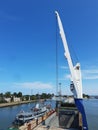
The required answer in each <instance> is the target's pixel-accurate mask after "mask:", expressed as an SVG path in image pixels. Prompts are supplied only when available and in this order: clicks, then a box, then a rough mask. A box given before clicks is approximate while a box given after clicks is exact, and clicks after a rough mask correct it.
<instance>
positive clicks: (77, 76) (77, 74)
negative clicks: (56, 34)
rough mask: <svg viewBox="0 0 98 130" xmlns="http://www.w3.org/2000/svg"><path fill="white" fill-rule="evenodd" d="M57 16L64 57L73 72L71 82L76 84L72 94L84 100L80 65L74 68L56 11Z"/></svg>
mask: <svg viewBox="0 0 98 130" xmlns="http://www.w3.org/2000/svg"><path fill="white" fill-rule="evenodd" d="M55 14H56V17H57V21H58V26H59V30H60V35H61V39H62V42H63V46H64V50H65V53H64V55H65V57H66V58H67V61H68V65H69V69H70V72H71V80H72V82H73V84H74V89H73V90H72V92H73V93H74V97H75V98H82V81H81V71H80V64H79V63H77V64H76V65H75V66H73V63H72V59H71V56H70V52H69V48H68V45H67V40H66V37H65V33H64V29H63V25H62V22H61V19H60V16H59V14H58V12H57V11H55Z"/></svg>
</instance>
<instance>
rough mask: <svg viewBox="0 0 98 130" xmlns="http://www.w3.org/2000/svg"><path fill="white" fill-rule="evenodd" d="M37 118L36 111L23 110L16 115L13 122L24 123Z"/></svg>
mask: <svg viewBox="0 0 98 130" xmlns="http://www.w3.org/2000/svg"><path fill="white" fill-rule="evenodd" d="M34 118H35V116H34V113H32V112H24V111H21V112H20V113H19V114H17V115H16V118H15V121H14V122H13V124H14V125H23V124H24V123H26V122H29V121H30V120H33V119H34Z"/></svg>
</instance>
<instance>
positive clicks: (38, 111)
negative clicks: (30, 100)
mask: <svg viewBox="0 0 98 130" xmlns="http://www.w3.org/2000/svg"><path fill="white" fill-rule="evenodd" d="M31 110H32V112H33V113H34V116H35V117H39V116H42V115H44V114H45V112H47V108H46V106H45V105H44V104H40V103H37V104H36V106H35V107H34V108H31Z"/></svg>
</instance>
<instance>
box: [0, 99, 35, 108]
mask: <svg viewBox="0 0 98 130" xmlns="http://www.w3.org/2000/svg"><path fill="white" fill-rule="evenodd" d="M36 101H37V100H30V101H20V102H10V103H1V104H0V108H3V107H9V106H15V105H21V104H27V103H33V102H36Z"/></svg>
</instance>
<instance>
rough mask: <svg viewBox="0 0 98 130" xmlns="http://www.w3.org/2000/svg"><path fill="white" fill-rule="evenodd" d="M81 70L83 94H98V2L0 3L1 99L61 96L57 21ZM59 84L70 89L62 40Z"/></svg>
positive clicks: (21, 0)
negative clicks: (11, 95) (17, 95)
mask: <svg viewBox="0 0 98 130" xmlns="http://www.w3.org/2000/svg"><path fill="white" fill-rule="evenodd" d="M55 10H57V11H58V12H59V14H60V17H61V20H62V23H63V26H64V30H65V34H66V38H67V42H68V44H70V45H72V46H73V48H74V50H75V53H76V55H77V57H78V59H79V62H80V64H81V69H82V78H83V92H84V93H86V94H90V95H92V94H98V1H97V0H74V1H73V0H63V1H61V0H42V1H40V0H2V1H0V93H1V92H3V93H5V92H6V91H10V92H12V93H13V92H19V91H21V92H23V93H24V94H31V92H32V93H33V94H35V93H42V92H47V93H48V92H51V93H55V91H56V67H55V66H56V65H55V64H56V63H55V59H56V47H55V46H56V18H55V13H54V11H55ZM59 41H60V42H59V52H58V57H59V58H58V59H59V63H58V64H59V67H58V68H59V82H61V83H62V86H61V87H62V92H63V94H72V93H71V92H70V89H69V84H70V79H69V78H68V77H69V74H70V72H69V68H68V64H67V61H66V59H65V58H64V49H63V45H62V42H61V40H59Z"/></svg>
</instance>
